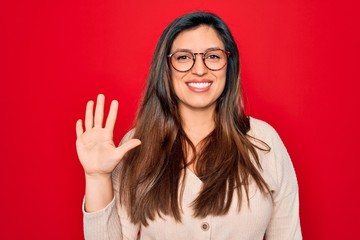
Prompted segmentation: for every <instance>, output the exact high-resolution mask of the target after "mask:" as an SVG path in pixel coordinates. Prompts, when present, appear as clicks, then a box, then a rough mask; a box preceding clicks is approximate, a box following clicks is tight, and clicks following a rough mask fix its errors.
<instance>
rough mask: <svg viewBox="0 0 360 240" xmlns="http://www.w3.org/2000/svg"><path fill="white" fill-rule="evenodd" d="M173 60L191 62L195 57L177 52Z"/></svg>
mask: <svg viewBox="0 0 360 240" xmlns="http://www.w3.org/2000/svg"><path fill="white" fill-rule="evenodd" d="M172 59H173V60H174V61H176V62H180V63H182V62H189V61H192V60H193V56H192V54H191V53H189V52H177V53H175V54H174V55H173V56H172Z"/></svg>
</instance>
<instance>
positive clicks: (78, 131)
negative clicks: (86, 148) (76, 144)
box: [76, 119, 84, 137]
mask: <svg viewBox="0 0 360 240" xmlns="http://www.w3.org/2000/svg"><path fill="white" fill-rule="evenodd" d="M83 132H84V129H83V127H82V120H81V119H79V120H77V121H76V137H80V135H81V134H83Z"/></svg>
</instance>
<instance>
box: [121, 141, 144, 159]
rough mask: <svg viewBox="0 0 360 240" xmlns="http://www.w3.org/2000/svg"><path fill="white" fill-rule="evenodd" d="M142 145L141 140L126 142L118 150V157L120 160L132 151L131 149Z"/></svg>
mask: <svg viewBox="0 0 360 240" xmlns="http://www.w3.org/2000/svg"><path fill="white" fill-rule="evenodd" d="M140 144H141V141H140V140H139V139H135V138H133V139H130V140H128V141H126V142H124V143H123V144H121V146H119V147H117V148H116V152H117V154H118V156H119V157H120V158H122V157H123V156H124V155H125V153H127V152H128V151H130V150H131V149H133V148H135V147H137V146H139V145H140Z"/></svg>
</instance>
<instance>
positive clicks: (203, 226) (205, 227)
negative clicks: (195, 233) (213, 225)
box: [201, 222, 210, 231]
mask: <svg viewBox="0 0 360 240" xmlns="http://www.w3.org/2000/svg"><path fill="white" fill-rule="evenodd" d="M209 228H210V225H209V224H208V223H207V222H203V223H202V224H201V229H202V230H203V231H207V230H209Z"/></svg>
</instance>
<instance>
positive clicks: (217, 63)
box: [168, 49, 231, 72]
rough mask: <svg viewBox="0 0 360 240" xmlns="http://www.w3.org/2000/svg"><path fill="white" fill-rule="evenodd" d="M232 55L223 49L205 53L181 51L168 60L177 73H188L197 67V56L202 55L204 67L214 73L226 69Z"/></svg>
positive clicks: (171, 55)
mask: <svg viewBox="0 0 360 240" xmlns="http://www.w3.org/2000/svg"><path fill="white" fill-rule="evenodd" d="M230 54H231V53H230V52H228V51H225V50H222V49H209V50H207V51H205V52H203V53H193V52H191V51H187V50H180V51H176V52H173V53H171V54H169V55H168V58H169V61H170V64H171V66H172V67H173V68H174V69H175V70H176V71H179V72H187V71H189V70H190V69H191V68H192V67H193V66H194V65H195V61H196V55H202V60H203V62H204V65H205V66H206V67H207V68H208V69H210V70H212V71H218V70H220V69H222V68H223V67H225V65H226V64H227V61H228V57H229V56H230Z"/></svg>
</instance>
